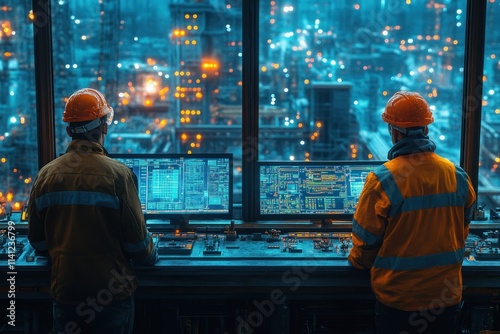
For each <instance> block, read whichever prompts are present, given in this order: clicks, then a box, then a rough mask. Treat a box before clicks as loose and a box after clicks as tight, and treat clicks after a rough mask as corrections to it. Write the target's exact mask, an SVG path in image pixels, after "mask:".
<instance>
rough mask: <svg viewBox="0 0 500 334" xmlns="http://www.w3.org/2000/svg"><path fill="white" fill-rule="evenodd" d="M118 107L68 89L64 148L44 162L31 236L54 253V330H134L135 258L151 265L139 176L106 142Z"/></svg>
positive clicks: (31, 209) (31, 211)
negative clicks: (67, 139)
mask: <svg viewBox="0 0 500 334" xmlns="http://www.w3.org/2000/svg"><path fill="white" fill-rule="evenodd" d="M112 118H113V109H112V108H111V106H109V105H108V103H107V102H106V100H105V98H104V96H103V95H102V94H101V93H100V92H98V91H96V90H94V89H89V88H86V89H81V90H78V91H77V92H75V93H74V94H73V95H71V96H70V97H69V99H68V102H67V104H66V108H65V111H64V116H63V121H64V122H68V123H69V125H68V127H67V128H66V132H67V133H68V135H69V136H71V137H72V139H73V140H72V141H71V143H70V144H69V146H68V148H67V150H66V153H65V154H64V155H62V156H60V157H59V158H57V159H55V160H53V161H51V162H50V163H48V164H47V165H45V166H43V167H42V169H41V170H40V171H39V173H38V175H37V178H36V180H35V182H34V184H33V188H32V190H31V195H30V199H29V204H28V217H29V218H28V219H29V223H28V238H29V241H30V243H31V245H32V246H33V247H34V248H35V249H37V250H40V251H48V254H49V255H50V258H51V262H52V263H51V266H52V271H51V294H52V297H53V330H54V333H107V334H111V333H132V328H133V320H134V295H133V293H134V291H135V290H136V288H137V285H138V282H137V279H136V277H135V275H134V271H133V268H132V262H136V263H138V264H143V265H153V264H154V263H155V262H156V261H157V259H158V256H157V251H156V248H155V246H154V243H153V241H152V238H151V235H150V233H149V232H148V231H147V229H146V224H145V220H144V216H143V213H142V210H141V203H140V201H139V197H138V193H137V187H136V182H137V179H136V176H135V175H134V174H133V173H132V171H131V170H130V169H129V168H128V167H126V166H125V165H123V164H122V163H119V162H117V161H115V160H113V159H111V158H109V157H108V156H107V151H106V149H105V148H104V147H103V144H104V138H105V136H106V134H107V133H108V126H109V125H110V124H111V121H112Z"/></svg>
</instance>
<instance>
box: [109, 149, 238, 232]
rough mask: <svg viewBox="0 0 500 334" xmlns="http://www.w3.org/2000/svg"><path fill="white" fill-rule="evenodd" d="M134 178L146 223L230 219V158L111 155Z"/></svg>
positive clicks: (231, 202)
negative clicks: (162, 220) (136, 182)
mask: <svg viewBox="0 0 500 334" xmlns="http://www.w3.org/2000/svg"><path fill="white" fill-rule="evenodd" d="M110 157H111V158H113V159H115V160H118V161H121V162H123V163H124V164H125V165H127V166H128V167H129V168H131V169H132V170H133V172H134V173H135V175H136V176H137V181H138V185H137V188H138V192H139V199H140V201H141V206H142V210H143V213H144V216H145V217H146V219H169V220H170V223H171V224H187V223H188V221H189V220H209V219H231V218H232V213H233V212H232V207H233V155H232V154H121V155H120V154H114V155H110Z"/></svg>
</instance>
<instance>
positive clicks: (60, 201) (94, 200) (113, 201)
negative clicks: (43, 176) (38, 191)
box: [35, 191, 120, 211]
mask: <svg viewBox="0 0 500 334" xmlns="http://www.w3.org/2000/svg"><path fill="white" fill-rule="evenodd" d="M35 202H36V207H37V210H38V211H42V210H43V209H45V208H48V207H50V206H53V205H93V206H105V207H108V208H112V209H118V208H119V207H120V201H119V199H118V197H116V196H114V195H111V194H103V193H100V192H95V191H54V192H50V193H47V194H44V195H42V196H40V197H38V198H37V199H36V200H35Z"/></svg>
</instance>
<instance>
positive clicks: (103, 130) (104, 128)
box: [102, 123, 108, 135]
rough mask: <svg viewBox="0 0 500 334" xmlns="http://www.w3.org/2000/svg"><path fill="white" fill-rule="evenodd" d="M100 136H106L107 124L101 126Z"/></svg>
mask: <svg viewBox="0 0 500 334" xmlns="http://www.w3.org/2000/svg"><path fill="white" fill-rule="evenodd" d="M102 134H103V135H107V134H108V123H104V124H103V125H102Z"/></svg>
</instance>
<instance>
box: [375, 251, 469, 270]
mask: <svg viewBox="0 0 500 334" xmlns="http://www.w3.org/2000/svg"><path fill="white" fill-rule="evenodd" d="M463 258H464V248H459V249H457V250H456V251H452V252H443V253H438V254H432V255H424V256H415V257H396V256H391V257H380V256H377V258H376V259H375V263H374V264H373V267H374V268H379V269H389V270H419V269H428V268H433V267H438V266H446V265H450V264H457V263H462V261H463Z"/></svg>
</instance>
